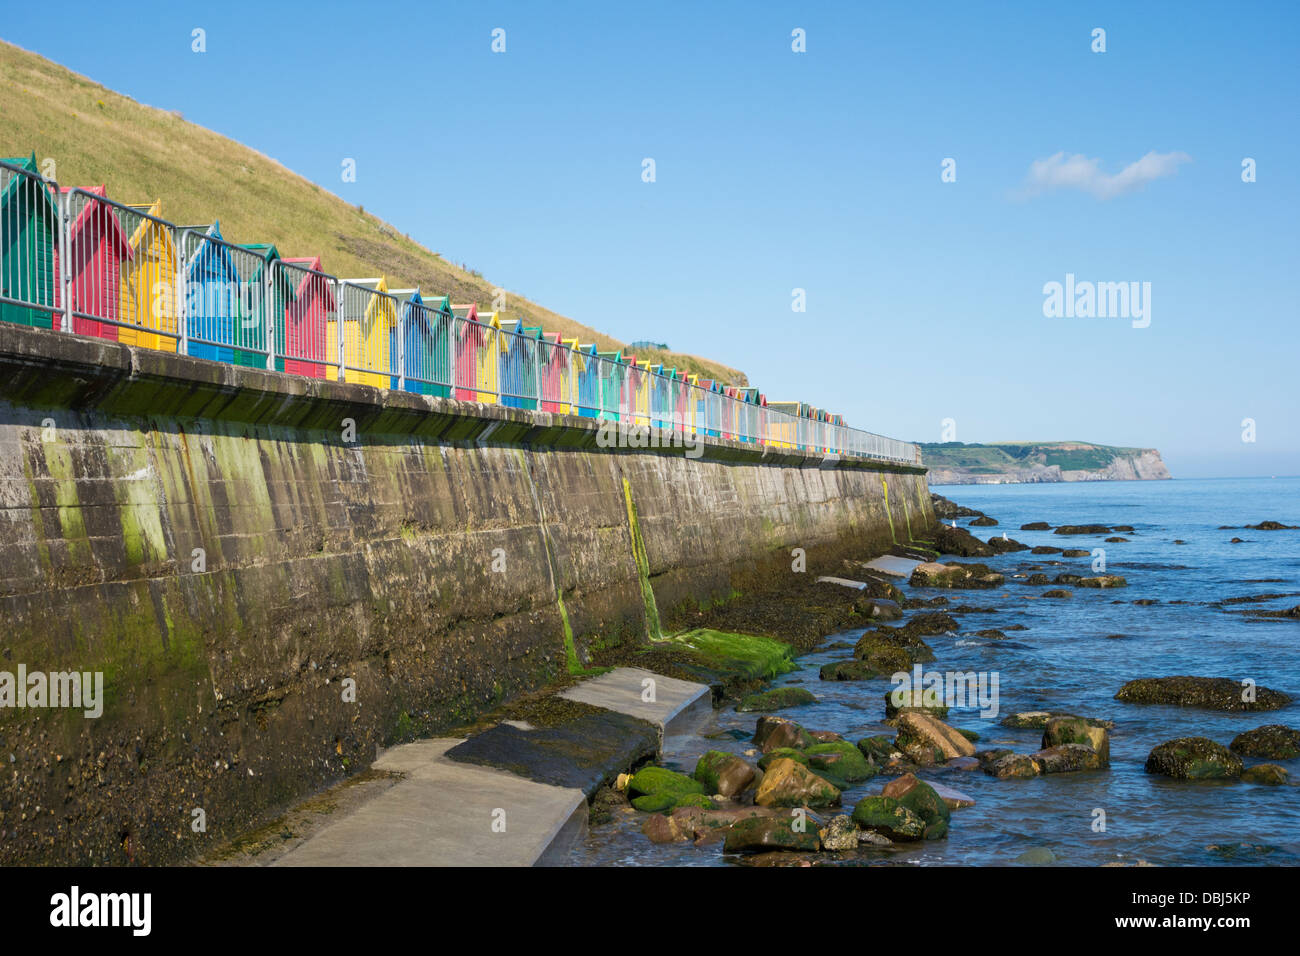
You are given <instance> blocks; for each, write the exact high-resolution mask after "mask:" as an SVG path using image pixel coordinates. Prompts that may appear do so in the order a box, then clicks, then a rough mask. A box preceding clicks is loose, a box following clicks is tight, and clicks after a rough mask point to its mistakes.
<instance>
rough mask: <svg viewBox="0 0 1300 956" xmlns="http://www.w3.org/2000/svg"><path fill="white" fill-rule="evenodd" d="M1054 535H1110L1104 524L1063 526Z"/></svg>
mask: <svg viewBox="0 0 1300 956" xmlns="http://www.w3.org/2000/svg"><path fill="white" fill-rule="evenodd" d="M1053 533H1054V534H1110V528H1108V527H1106V526H1105V525H1104V524H1063V525H1061V526H1060V527H1059V528H1057V529H1056V531H1055V532H1053Z"/></svg>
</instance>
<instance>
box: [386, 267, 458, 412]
mask: <svg viewBox="0 0 1300 956" xmlns="http://www.w3.org/2000/svg"><path fill="white" fill-rule="evenodd" d="M393 295H394V296H396V297H397V300H398V319H399V331H398V332H397V333H396V334H400V335H401V336H402V340H403V341H402V356H403V361H404V363H405V366H404V367H405V373H404V374H405V378H406V390H407V391H408V392H416V393H418V394H420V395H433V396H436V397H438V398H447V397H448V396H449V395H450V394H451V388H450V387H449V386H448V384H446V383H449V382H450V381H451V326H452V317H453V313H452V311H451V300H449V299H448V298H447V297H446V296H445V295H443V296H434V297H430V298H427V299H426V298H424V297H423V296H421V295H420V290H419V289H400V290H397V291H395V292H393ZM392 352H393V356H394V358H393V361H394V362H396V361H397V359H396V355H397V345H396V340H394V344H393V346H392ZM393 387H394V388H396V387H397V386H396V384H394V386H393Z"/></svg>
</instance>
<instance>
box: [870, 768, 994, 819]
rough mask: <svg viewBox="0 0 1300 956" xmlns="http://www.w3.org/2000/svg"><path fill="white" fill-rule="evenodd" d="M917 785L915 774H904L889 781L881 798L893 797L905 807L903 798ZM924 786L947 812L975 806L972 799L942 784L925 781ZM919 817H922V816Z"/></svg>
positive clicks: (905, 801) (905, 803) (905, 802)
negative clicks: (945, 807) (939, 800)
mask: <svg viewBox="0 0 1300 956" xmlns="http://www.w3.org/2000/svg"><path fill="white" fill-rule="evenodd" d="M918 783H920V780H918V778H917V777H916V775H915V774H910V773H909V774H906V775H904V776H902V777H899V778H898V779H897V780H891V781H890V782H889V783H887V784H885V788H884V790H882V791H881V796H884V797H893V798H894V799H895V800H898V801H899V802H901V803H902V804H903V805H904V806H907V805H908V804H907V800H906V799H905V798H906V796H907V795H908V794H909V793H911V792H912V790H914V789H915V787H916V785H917V784H918ZM925 786H928V787H929V788H930V789H931V790H933V791H934V793H935V795H936V796H938V797H939V799H941V800H942V801H943V802H944V804H945V805H946V806H947V807H948V809H949V810H961V809H963V808H965V807H973V806H975V799H974V798H973V797H968V796H967V795H966V794H964V793H962V792H961V791H960V790H954V789H953V788H952V787H945V786H944V785H943V784H941V783H934V782H933V781H927V782H926V783H925ZM912 809H914V810H916V812H917V813H920V810H917V809H916V808H915V807H913V808H912ZM921 815H922V816H924V814H921Z"/></svg>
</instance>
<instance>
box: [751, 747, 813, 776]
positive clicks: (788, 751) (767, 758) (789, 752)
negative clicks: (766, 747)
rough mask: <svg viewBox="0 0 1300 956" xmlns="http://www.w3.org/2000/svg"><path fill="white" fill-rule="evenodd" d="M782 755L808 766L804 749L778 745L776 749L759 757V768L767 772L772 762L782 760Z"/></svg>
mask: <svg viewBox="0 0 1300 956" xmlns="http://www.w3.org/2000/svg"><path fill="white" fill-rule="evenodd" d="M782 757H789V758H790V759H791V760H793V761H795V762H796V763H801V764H803V765H804V766H805V767H806V766H808V757H807V755H805V754H804V752H803V751H802V750H795V749H794V748H793V747H777V748H776V749H775V750H772V751H769V752H768V753H765V754H763V756H761V757H759V758H758V769H759V770H762V771H763V772H764V773H766V772H767V768H768V767H770V766H772V762H773V761H776V760H780V759H781V758H782Z"/></svg>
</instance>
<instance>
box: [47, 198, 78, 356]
mask: <svg viewBox="0 0 1300 956" xmlns="http://www.w3.org/2000/svg"><path fill="white" fill-rule="evenodd" d="M50 185H51V186H53V188H54V210H55V215H56V216H57V217H58V219H59V223H58V231H59V274H58V275H56V276H55V277H54V281H55V282H57V283H58V284H59V289H60V290H61V291H62V293H63V315H62V317H61V318H60V319H59V326H60V328H61V330H62V331H64V332H71V331H72V270H70V269H69V268H68V250H69V249H71V248H72V238H71V233H72V221H71V217H70V216H69V215H68V203H69V202H71V201H72V194H71V193H67V194H66V195H65V194H64V192H63V191H62V190H61V189H59V184H58V183H56V182H54V180H50ZM41 188H42V189H46V188H49V187H47V186H45V184H44V183H42V184H41ZM52 324H53V323H51V325H52Z"/></svg>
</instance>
